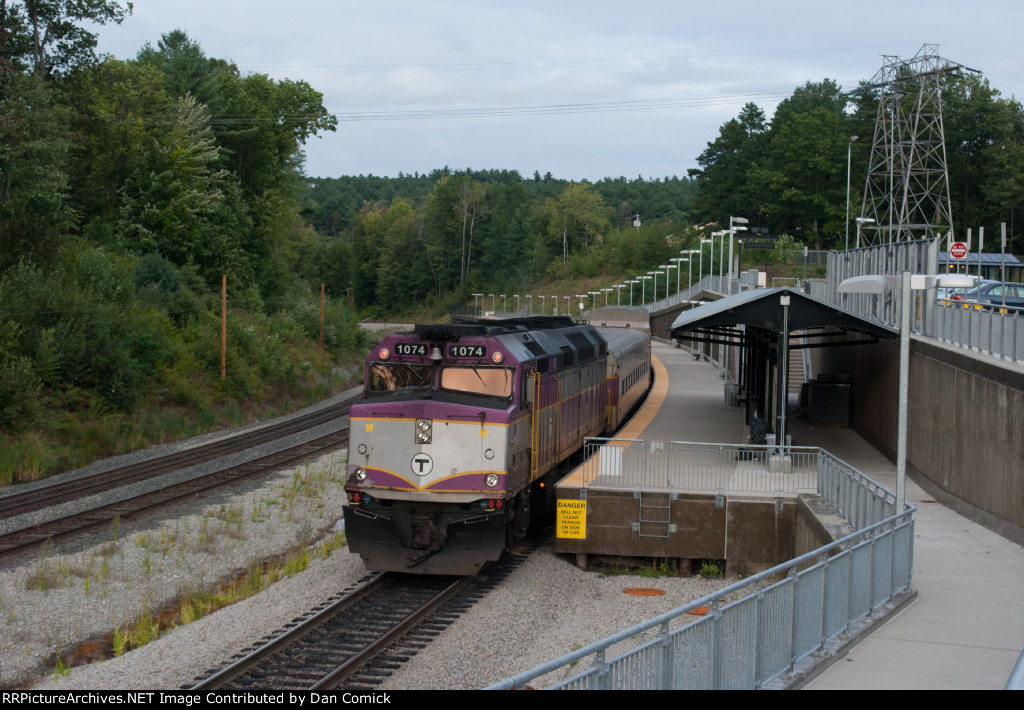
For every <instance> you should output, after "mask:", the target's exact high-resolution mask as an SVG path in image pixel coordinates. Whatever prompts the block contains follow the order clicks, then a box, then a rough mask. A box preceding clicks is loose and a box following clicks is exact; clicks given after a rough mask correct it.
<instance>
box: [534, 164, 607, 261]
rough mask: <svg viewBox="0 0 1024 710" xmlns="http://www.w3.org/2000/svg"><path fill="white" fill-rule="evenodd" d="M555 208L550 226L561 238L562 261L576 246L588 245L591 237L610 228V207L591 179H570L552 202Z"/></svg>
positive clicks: (583, 246)
mask: <svg viewBox="0 0 1024 710" xmlns="http://www.w3.org/2000/svg"><path fill="white" fill-rule="evenodd" d="M551 207H552V208H553V210H554V214H553V215H552V220H551V223H550V226H549V229H551V230H552V236H554V237H556V238H558V239H560V240H561V242H562V263H563V264H564V263H565V262H566V261H568V259H569V253H570V252H571V251H573V250H574V249H576V248H577V246H579V247H582V248H583V249H587V248H588V247H589V246H590V243H591V241H592V240H593V239H594V238H595V237H597V236H598V235H600V234H602V233H603V232H604V231H607V229H608V218H609V216H610V214H611V210H610V209H609V208H608V206H607V205H605V203H604V199H603V198H602V197H601V195H600V194H598V193H597V192H595V191H594V190H593V188H592V187H591V186H590V184H589V183H586V182H580V183H575V182H574V183H570V184H569V185H568V186H566V188H565V189H564V190H562V194H560V195H559V196H558V198H557V199H556V200H555V201H554V203H553V204H552V205H551Z"/></svg>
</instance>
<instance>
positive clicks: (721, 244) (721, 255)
mask: <svg viewBox="0 0 1024 710" xmlns="http://www.w3.org/2000/svg"><path fill="white" fill-rule="evenodd" d="M728 233H729V231H728V230H727V229H723V230H721V231H720V232H719V233H718V240H719V241H718V288H722V279H723V278H725V271H724V267H725V235H726V234H728ZM712 251H714V248H713V247H712ZM714 272H715V270H714V269H712V270H711V273H714Z"/></svg>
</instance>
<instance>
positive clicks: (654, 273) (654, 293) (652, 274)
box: [647, 271, 661, 303]
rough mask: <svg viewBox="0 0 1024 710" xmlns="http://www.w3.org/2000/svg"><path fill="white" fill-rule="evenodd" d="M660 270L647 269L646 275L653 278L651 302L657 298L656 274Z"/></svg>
mask: <svg viewBox="0 0 1024 710" xmlns="http://www.w3.org/2000/svg"><path fill="white" fill-rule="evenodd" d="M660 273H661V272H660V271H648V272H647V275H648V276H650V277H651V278H653V279H654V290H653V291H651V303H654V302H655V301H657V300H658V274H660Z"/></svg>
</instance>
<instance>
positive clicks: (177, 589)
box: [0, 451, 724, 690]
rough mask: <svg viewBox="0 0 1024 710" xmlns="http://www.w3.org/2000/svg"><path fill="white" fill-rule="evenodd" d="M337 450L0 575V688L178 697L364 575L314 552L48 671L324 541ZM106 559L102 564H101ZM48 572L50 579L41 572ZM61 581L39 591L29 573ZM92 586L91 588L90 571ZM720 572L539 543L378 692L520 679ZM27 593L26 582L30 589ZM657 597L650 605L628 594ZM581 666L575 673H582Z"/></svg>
mask: <svg viewBox="0 0 1024 710" xmlns="http://www.w3.org/2000/svg"><path fill="white" fill-rule="evenodd" d="M343 475H344V452H343V451H342V452H336V453H334V454H333V455H328V456H325V457H322V458H321V459H319V460H317V461H314V462H310V463H308V464H307V465H305V466H301V467H298V468H296V469H291V470H288V471H282V472H280V473H277V474H272V475H270V476H268V477H266V478H264V479H263V480H262V481H261V482H259V483H256V484H247V485H246V486H244V487H239V488H234V489H232V490H231V491H230V492H228V493H221V494H217V495H215V496H213V497H211V498H204V499H202V500H197V501H195V502H193V503H189V504H183V505H179V506H176V507H175V508H173V509H171V510H169V511H165V512H161V513H158V514H154V515H153V516H149V517H147V518H144V519H141V520H138V521H134V522H123V523H121V524H120V525H119V526H118V528H117V531H116V539H115V534H114V530H113V526H111V528H108V529H105V530H104V531H103V532H101V533H96V534H93V535H91V536H88V537H86V538H83V539H81V540H76V542H75V543H73V544H72V545H71V546H70V549H68V550H67V551H65V550H64V549H63V547H61V546H58V549H57V551H56V552H54V553H52V554H50V555H49V556H47V557H45V559H43V560H42V561H41V558H40V555H39V554H25V555H22V556H20V557H19V558H18V559H15V560H12V561H8V562H7V563H6V564H4V565H3V566H2V567H0V654H2V656H0V658H3V659H4V661H3V663H2V664H0V687H4V688H14V687H22V688H24V687H34V688H37V689H64V690H72V689H75V690H77V689H128V690H131V689H176V688H180V687H182V686H187V685H190V684H191V683H193V682H194V681H195V679H196V678H197V676H203V675H205V674H206V673H207V672H208V671H210V670H211V669H216V668H219V667H221V666H222V665H224V664H225V663H226V662H227V661H228V660H229V659H230V658H231V656H232V655H234V654H236V653H238V652H239V651H241V650H242V649H245V648H247V647H249V646H251V645H253V644H256V643H258V642H259V641H260V640H262V639H264V638H265V637H266V636H267V635H269V634H271V633H272V632H275V631H277V630H279V629H281V628H282V627H283V626H284V625H285V624H287V623H288V622H290V621H291V620H293V619H294V618H296V617H298V616H300V615H302V614H304V613H306V612H307V611H309V610H310V609H312V608H313V607H314V606H316V605H317V604H319V603H321V602H323V601H325V600H327V599H328V598H330V597H332V596H335V595H337V594H338V593H340V592H342V591H343V590H345V589H347V588H349V587H351V586H352V585H354V584H355V583H356V582H358V581H359V580H360V579H361V578H362V577H364V576H365V575H366V570H365V569H364V567H363V565H362V563H361V562H360V560H359V558H358V556H356V555H353V554H351V553H350V552H348V550H347V548H341V549H340V550H336V551H334V552H333V553H332V554H331V555H330V556H329V557H326V559H324V558H322V557H321V556H320V555H318V554H317V553H316V550H317V548H316V546H315V545H313V546H312V547H311V549H312V553H311V558H312V559H311V562H310V564H309V566H308V568H307V569H306V570H305V571H302V572H299V573H297V574H295V575H294V576H292V577H289V578H285V579H282V580H281V581H278V582H276V583H274V584H272V585H270V586H268V587H267V588H266V589H265V590H264V591H262V592H261V593H259V594H257V595H255V596H253V597H250V598H248V599H245V600H243V601H240V602H237V603H235V604H233V605H231V606H228V607H225V608H223V609H221V610H219V611H217V612H214V613H213V614H210V615H209V616H206V617H204V618H202V619H199V620H197V621H193V622H191V623H188V624H184V625H181V626H178V627H177V628H174V629H172V630H170V631H166V632H164V633H163V634H162V635H161V636H160V638H158V639H157V640H155V641H153V642H151V643H149V644H148V645H146V646H143V647H142V648H139V649H136V650H132V651H129V652H127V653H125V654H124V655H122V656H120V657H118V658H110V659H108V660H104V661H102V662H97V663H92V664H90V665H87V666H81V667H76V668H72V669H71V670H70V673H69V674H68V675H67V676H66V677H60V678H57V679H55V678H54V664H55V658H56V653H57V652H58V651H61V652H65V651H68V650H70V649H72V648H74V647H75V646H76V645H77V644H80V643H82V642H84V641H87V640H89V639H92V638H95V637H98V636H102V635H105V634H109V633H111V632H112V630H113V629H114V628H122V629H123V628H125V627H126V626H127V625H128V624H130V623H132V622H133V621H134V620H135V619H136V618H137V617H139V616H140V615H141V614H144V613H146V612H153V611H155V610H157V609H159V608H161V607H163V606H164V605H166V604H168V603H170V602H172V601H174V600H175V599H176V598H177V597H178V596H179V595H180V594H181V593H182V592H183V591H189V590H191V591H195V590H198V589H210V588H212V587H213V586H214V585H215V583H216V582H218V581H220V580H223V579H226V578H228V577H229V576H231V575H232V574H237V573H238V572H239V571H241V570H245V569H247V568H249V566H250V565H251V564H252V563H253V562H258V561H260V560H265V559H267V558H270V557H273V556H275V555H280V554H283V553H286V552H288V551H292V550H295V549H297V548H299V549H300V548H301V544H300V542H306V541H308V540H309V539H310V538H311V537H313V536H314V535H316V536H322V535H325V534H327V535H329V534H330V533H331V531H332V530H335V529H337V521H339V520H340V518H341V516H342V505H343V502H344V491H343V487H342V486H343V484H342V478H343ZM104 562H105V564H106V567H105V571H104ZM48 570H49V571H48ZM47 575H49V578H50V579H51V580H56V582H55V584H56V587H55V588H51V589H49V590H47V591H40V590H38V583H35V584H33V583H32V580H37V579H39V578H40V577H47ZM86 575H87V576H88V578H89V587H88V591H86V585H85V576H86ZM723 584H724V581H723V580H720V579H702V578H699V577H693V578H677V577H653V578H648V577H638V576H603V575H601V574H599V573H597V572H584V571H581V570H579V569H578V568H577V567H576V566H575V565H574V564H572V558H571V557H568V556H558V555H556V554H554V552H553V550H552V549H551V548H550V546H549V547H547V548H542V549H540V550H538V551H537V552H535V553H533V554H532V555H531V556H530V557H529V559H528V560H526V561H525V562H524V563H522V564H521V565H520V566H519V567H518V568H517V569H516V570H515V571H514V572H513V573H512V574H511V575H510V576H509V577H508V578H507V579H505V580H504V581H503V582H502V583H501V584H500V585H499V586H498V587H497V588H496V589H495V590H493V591H491V592H489V593H488V594H487V595H486V596H485V597H484V598H483V599H481V600H480V601H479V602H477V603H476V604H475V605H474V606H473V607H472V608H471V609H470V610H469V611H467V612H466V613H464V614H463V615H462V616H461V617H460V618H459V619H458V620H457V621H456V622H455V623H453V624H452V625H451V626H450V627H448V628H447V629H446V630H444V631H443V632H442V633H441V634H440V635H439V636H438V637H437V639H436V640H435V641H433V642H432V643H431V644H429V645H428V646H427V647H426V648H425V649H423V650H422V651H420V652H419V653H418V654H417V655H416V656H414V657H413V658H412V660H411V661H409V662H408V663H406V664H405V665H404V666H403V667H402V668H401V669H399V670H397V671H396V672H395V673H394V674H393V675H392V676H391V677H390V678H387V679H385V681H384V682H383V684H382V685H381V689H382V690H402V689H472V688H480V687H482V686H485V685H487V684H490V683H493V682H496V681H498V680H501V679H503V678H505V677H508V676H509V675H512V674H514V673H518V672H521V671H524V670H527V669H529V668H531V667H533V666H535V665H538V664H540V663H543V662H545V661H548V660H551V659H552V658H555V657H558V656H560V655H562V654H565V653H568V652H570V651H572V650H575V649H578V648H581V647H583V646H585V645H587V644H588V643H591V642H593V641H596V640H599V639H601V638H603V637H605V636H607V635H609V634H611V633H613V632H615V631H618V630H621V629H623V628H627V627H629V626H631V625H633V624H636V623H639V622H641V621H644V620H646V619H649V618H651V617H654V616H657V615H658V614H661V613H664V612H666V611H669V610H671V609H674V608H677V607H680V606H682V605H684V604H686V603H688V602H690V601H692V600H694V599H697V598H699V597H701V596H704V595H705V594H708V593H710V592H711V591H713V590H714V589H717V588H720V587H721V586H723ZM29 587H32V588H29ZM636 587H643V588H652V589H658V590H661V591H663V592H664V594H662V595H659V596H634V595H631V594H626V593H625V592H624V590H626V589H627V588H636ZM576 670H578V669H576Z"/></svg>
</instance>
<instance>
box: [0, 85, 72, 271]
mask: <svg viewBox="0 0 1024 710" xmlns="http://www.w3.org/2000/svg"><path fill="white" fill-rule="evenodd" d="M69 122H70V112H69V111H68V108H67V106H66V105H65V104H64V103H63V102H62V101H61V100H60V97H59V92H58V90H57V89H56V87H54V86H52V85H51V84H50V83H48V82H46V81H45V80H43V79H42V78H40V77H38V76H35V75H32V74H11V75H9V76H7V77H6V78H4V79H0V244H3V245H4V248H3V249H0V270H2V269H3V268H4V267H7V266H10V265H11V264H14V263H17V262H18V261H19V260H20V259H22V258H28V259H29V260H31V261H35V262H37V263H43V264H46V263H49V262H51V261H52V259H53V257H54V255H55V254H56V251H57V248H58V246H59V243H60V240H61V238H62V237H63V236H64V235H65V234H66V233H67V232H68V231H69V230H70V229H71V227H72V226H73V224H74V219H75V213H74V210H73V209H72V208H71V205H70V199H69V196H70V186H69V180H68V174H67V168H66V166H67V160H68V157H69V156H70V153H71V148H72V142H71V139H72V136H71V133H70V131H69V130H68V123H69Z"/></svg>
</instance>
